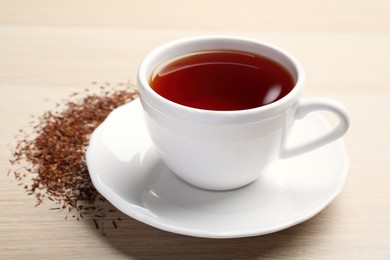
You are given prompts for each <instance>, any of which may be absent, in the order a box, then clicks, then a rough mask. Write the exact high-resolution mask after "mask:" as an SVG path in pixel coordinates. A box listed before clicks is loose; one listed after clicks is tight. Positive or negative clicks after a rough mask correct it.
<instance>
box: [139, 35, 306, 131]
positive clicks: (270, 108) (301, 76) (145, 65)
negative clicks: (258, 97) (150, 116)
mask: <svg viewBox="0 0 390 260" xmlns="http://www.w3.org/2000/svg"><path fill="white" fill-rule="evenodd" d="M217 41H220V42H224V43H225V44H226V46H228V45H229V43H230V42H236V43H237V42H244V43H246V44H250V45H253V46H256V47H261V48H267V49H270V50H271V51H273V52H276V53H277V54H279V55H280V56H281V57H283V58H286V59H287V60H288V61H289V62H290V63H291V64H292V65H293V67H294V70H295V73H296V83H295V85H294V87H293V89H292V90H291V91H290V92H289V93H288V94H287V95H286V96H284V97H282V98H281V99H279V100H277V101H274V102H272V103H270V104H267V105H264V106H260V107H256V108H250V109H243V110H227V111H225V110H224V111H218V110H206V109H199V108H193V107H188V106H185V105H181V104H178V103H175V102H173V101H171V100H169V99H166V98H164V97H162V96H160V95H159V94H158V93H157V92H155V91H154V90H153V89H152V87H151V86H150V85H149V82H148V81H149V76H150V75H148V69H149V66H150V65H151V64H152V63H153V61H155V59H156V58H157V57H158V56H159V55H161V54H164V53H166V52H169V51H172V50H175V49H177V48H179V47H183V46H184V47H185V46H187V47H188V46H191V45H194V46H195V45H196V44H201V43H203V44H205V43H207V42H210V43H211V42H217ZM226 46H225V47H224V48H222V47H221V49H226V50H239V51H245V50H243V49H238V48H229V47H226ZM204 50H206V49H204ZM208 50H210V49H208ZM183 54H185V53H183ZM259 54H260V55H261V53H259ZM174 57H176V56H174ZM272 59H274V57H272ZM165 61H166V60H165ZM274 61H276V62H278V60H277V59H274ZM159 64H161V63H159ZM159 64H158V65H159ZM158 65H157V66H158ZM157 66H154V68H153V70H154V69H155V68H156V67H157ZM153 70H152V71H153ZM289 72H290V73H291V71H290V70H289ZM149 74H150V73H149ZM137 83H138V88H139V93H140V98H141V99H142V101H143V102H145V103H146V104H148V105H149V106H151V107H153V108H154V109H156V110H158V111H160V112H162V113H164V114H166V115H170V116H172V117H175V118H178V119H181V120H186V121H192V122H197V123H206V124H216V125H219V124H240V123H253V122H257V121H261V120H265V119H268V118H272V117H274V116H276V115H278V114H280V113H282V112H284V111H286V110H287V109H289V108H291V107H293V106H294V104H296V103H297V102H298V100H299V98H300V95H301V93H302V90H303V87H304V83H305V72H304V69H303V66H302V65H301V63H300V62H299V61H298V60H297V59H296V58H295V57H294V56H293V55H292V54H290V53H289V52H287V51H285V50H283V49H281V48H279V47H277V46H274V45H272V44H269V43H266V42H263V41H259V40H255V39H251V38H245V37H238V36H229V35H205V36H195V37H187V38H182V39H178V40H174V41H171V42H168V43H165V44H163V45H161V46H159V47H157V48H155V49H154V50H152V51H151V52H150V53H149V54H148V55H147V56H146V57H145V58H144V59H143V61H142V62H141V64H140V66H139V69H138V73H137Z"/></svg>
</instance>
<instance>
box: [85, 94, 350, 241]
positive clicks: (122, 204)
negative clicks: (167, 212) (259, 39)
mask: <svg viewBox="0 0 390 260" xmlns="http://www.w3.org/2000/svg"><path fill="white" fill-rule="evenodd" d="M133 102H139V98H136V99H135V100H133V101H131V102H129V103H127V104H124V105H122V106H120V107H118V108H116V109H114V110H113V111H112V112H111V113H110V114H109V115H108V116H107V118H106V119H105V120H104V121H103V122H102V123H101V124H100V125H99V126H98V127H97V128H96V129H95V130H94V131H93V133H92V134H91V136H90V140H89V144H88V147H87V151H86V164H87V167H88V172H89V175H90V178H91V181H92V183H93V185H94V186H95V188H96V190H97V191H98V192H99V193H100V194H101V195H103V197H104V198H106V199H107V200H108V201H109V202H110V203H112V204H113V205H114V207H116V208H117V209H118V210H120V211H121V212H123V213H124V214H126V215H128V216H130V217H132V218H134V219H136V220H138V221H140V222H142V223H144V224H147V225H149V226H152V227H155V228H158V229H160V230H164V231H168V232H171V233H176V234H181V235H188V236H193V237H200V238H217V239H228V238H242V237H252V236H259V235H266V234H270V233H274V232H278V231H281V230H284V229H287V228H290V227H292V226H295V225H298V224H300V223H303V222H305V221H307V220H309V219H311V218H313V217H314V216H315V215H317V214H319V213H320V212H321V211H322V210H324V209H325V208H326V207H327V206H328V205H329V204H330V203H331V202H332V201H333V200H334V199H335V198H336V197H337V196H338V195H339V194H340V193H341V191H342V190H343V188H344V186H345V183H346V180H347V176H348V172H349V168H350V161H349V157H348V155H347V152H346V147H345V144H344V142H343V141H342V138H340V139H338V140H336V141H334V142H332V143H330V144H329V145H336V144H335V143H339V144H338V145H339V149H338V150H339V153H340V156H342V157H343V158H342V159H341V160H342V161H343V167H342V169H340V174H339V179H338V181H337V187H335V189H334V192H332V194H329V196H328V198H327V200H325V201H324V202H323V203H320V204H319V205H318V206H317V207H316V208H315V209H313V210H311V211H310V212H307V213H306V214H302V216H300V217H297V218H295V219H292V220H291V221H289V222H283V223H281V224H280V225H277V226H275V225H274V226H272V227H269V228H258V229H254V228H243V229H239V230H237V231H215V230H214V231H208V230H202V229H199V228H188V227H181V226H177V225H174V224H169V223H165V222H164V221H159V217H158V215H155V214H154V213H153V212H151V211H147V209H145V210H140V209H141V208H140V207H137V206H136V205H133V204H130V203H128V202H126V200H124V199H123V198H122V197H121V196H120V195H119V194H117V193H115V191H114V190H112V189H111V188H110V187H108V186H106V185H105V184H104V183H103V181H101V179H100V177H99V176H98V174H93V172H96V170H94V169H93V168H94V167H93V165H92V162H91V161H92V159H91V156H92V155H91V153H92V152H91V150H92V149H91V147H93V146H94V145H93V144H94V143H95V142H97V136H98V135H99V134H101V132H102V131H103V129H104V127H105V126H106V125H107V122H108V121H109V118H110V116H112V114H113V113H115V111H117V110H118V109H121V108H122V109H123V108H124V107H125V106H128V105H130V104H131V103H133ZM311 114H316V116H318V117H319V119H320V120H321V121H322V122H321V123H323V124H324V125H325V126H326V127H330V126H329V123H328V122H327V121H326V120H325V118H324V117H323V116H321V115H320V114H319V113H316V112H313V113H311ZM146 134H147V133H146ZM309 153H310V152H309ZM292 158H294V157H292ZM278 160H289V159H278ZM129 206H130V207H129ZM143 211H144V212H143Z"/></svg>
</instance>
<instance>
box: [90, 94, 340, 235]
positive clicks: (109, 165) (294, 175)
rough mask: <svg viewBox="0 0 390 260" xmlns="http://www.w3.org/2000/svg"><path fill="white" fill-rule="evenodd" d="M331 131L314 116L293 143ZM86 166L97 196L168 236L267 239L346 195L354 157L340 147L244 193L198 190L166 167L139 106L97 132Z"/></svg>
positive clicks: (278, 167) (290, 162)
mask: <svg viewBox="0 0 390 260" xmlns="http://www.w3.org/2000/svg"><path fill="white" fill-rule="evenodd" d="M328 128H329V126H328V125H327V123H326V122H325V120H324V119H323V118H322V116H321V115H319V114H315V113H311V114H310V115H308V116H307V117H306V118H305V119H304V120H301V121H298V122H297V123H296V124H295V126H294V129H293V133H292V139H294V140H297V141H299V139H301V138H302V137H304V138H307V137H308V136H310V135H312V133H317V134H318V133H319V132H321V131H325V130H326V129H328ZM87 164H88V169H89V172H90V175H91V179H92V182H93V184H94V185H95V187H96V189H97V190H98V191H99V192H100V193H101V194H102V195H103V196H104V197H105V198H106V199H107V200H109V201H110V202H111V203H112V204H113V205H114V206H115V207H117V208H118V209H119V210H121V211H122V212H124V213H125V214H127V215H129V216H130V217H132V218H135V219H137V220H139V221H141V222H144V223H146V224H148V225H151V226H154V227H156V228H159V229H162V230H166V231H170V232H174V233H179V234H184V235H190V236H197V237H208V238H233V237H246V236H255V235H263V234H267V233H271V232H276V231H279V230H282V229H285V228H288V227H291V226H293V225H296V224H298V223H301V222H303V221H305V220H307V219H309V218H311V217H313V216H314V215H316V214H317V213H318V212H320V211H321V210H322V209H323V208H325V207H326V206H327V205H328V204H329V203H330V202H331V201H332V200H333V199H334V198H335V197H336V196H337V195H338V194H339V193H340V192H341V190H342V188H343V185H344V182H345V180H346V177H347V174H348V158H347V155H346V152H345V149H344V145H343V142H342V140H338V141H336V142H333V143H331V144H329V145H326V146H324V147H322V148H320V149H317V150H315V151H313V152H310V153H306V154H304V155H301V156H297V157H293V158H292V159H287V160H279V161H277V162H276V163H275V165H274V166H273V167H272V168H271V169H270V170H269V171H268V172H267V173H265V175H264V176H263V177H262V178H261V179H259V180H257V181H256V182H254V183H252V184H250V185H248V186H246V187H244V188H241V189H238V190H233V191H223V192H213V191H206V190H201V189H197V188H195V187H192V186H190V185H188V184H187V183H185V182H183V181H182V180H180V179H179V178H177V177H176V176H175V175H173V173H172V172H171V171H170V170H169V169H168V168H167V167H166V166H165V165H164V163H163V162H162V161H161V160H160V158H159V155H158V153H157V152H156V150H155V149H154V147H153V145H152V144H151V141H150V139H149V137H148V134H147V131H146V129H145V125H144V121H143V118H142V108H141V104H140V102H139V100H138V99H136V100H134V101H132V102H130V103H128V104H126V105H124V106H122V107H120V108H118V109H116V110H115V111H113V112H112V113H111V114H110V115H109V116H108V117H107V119H106V120H105V121H104V122H103V123H102V124H101V125H100V126H99V127H98V128H97V129H96V130H95V132H94V133H93V135H92V136H91V140H90V145H89V147H88V151H87Z"/></svg>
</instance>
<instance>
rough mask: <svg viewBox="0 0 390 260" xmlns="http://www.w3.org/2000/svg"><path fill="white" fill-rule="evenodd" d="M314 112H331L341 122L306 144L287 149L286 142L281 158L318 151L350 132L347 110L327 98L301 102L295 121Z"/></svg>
mask: <svg viewBox="0 0 390 260" xmlns="http://www.w3.org/2000/svg"><path fill="white" fill-rule="evenodd" d="M313 111H329V112H331V113H333V114H334V115H336V116H337V118H338V120H339V122H338V124H337V125H336V126H335V127H334V128H333V129H330V130H329V131H328V132H327V133H325V134H323V135H320V136H318V137H316V138H314V139H312V140H309V141H307V142H306V143H303V144H299V145H296V146H294V147H291V148H287V147H286V142H284V144H283V146H282V147H283V148H282V152H281V158H288V157H292V156H296V155H299V154H302V153H306V152H308V151H311V150H313V149H316V148H318V147H320V146H323V145H325V144H327V143H330V142H332V141H334V140H336V139H338V138H340V137H341V136H342V135H344V134H345V132H346V131H347V130H348V127H349V124H350V121H349V116H348V113H347V110H346V108H345V107H344V106H343V105H341V104H340V103H338V102H337V101H334V100H332V99H327V98H311V99H309V100H305V101H301V102H300V103H299V104H298V106H297V108H296V111H295V114H294V120H296V119H302V118H303V117H305V116H306V115H307V114H309V113H311V112H313Z"/></svg>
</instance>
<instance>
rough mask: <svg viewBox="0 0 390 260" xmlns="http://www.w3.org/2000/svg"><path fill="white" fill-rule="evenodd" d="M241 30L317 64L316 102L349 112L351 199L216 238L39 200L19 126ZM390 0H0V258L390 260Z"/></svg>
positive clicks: (313, 71)
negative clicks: (202, 38)
mask: <svg viewBox="0 0 390 260" xmlns="http://www.w3.org/2000/svg"><path fill="white" fill-rule="evenodd" d="M200 34H233V35H241V36H248V37H252V38H256V39H260V40H264V41H268V42H271V43H273V44H276V45H279V46H280V47H282V48H284V49H287V50H289V51H290V52H291V53H293V54H294V55H295V56H296V57H297V58H298V59H299V60H301V62H302V63H303V65H304V67H305V69H306V72H307V77H308V81H307V86H306V90H305V96H306V97H313V96H326V97H331V98H334V99H337V100H339V101H341V102H342V103H344V104H345V105H346V106H347V108H348V109H349V112H350V116H351V121H352V124H351V128H350V130H349V132H348V133H347V135H346V136H345V137H344V138H343V140H344V142H345V144H346V147H347V151H348V154H349V157H350V171H349V177H348V180H347V183H346V185H345V188H344V190H343V192H342V193H341V195H340V196H339V197H338V198H337V199H336V200H334V201H333V202H332V203H331V204H330V205H329V206H328V207H327V208H326V209H325V210H323V211H322V212H321V213H320V214H318V215H317V216H315V217H314V218H312V219H310V220H309V221H307V222H305V223H302V224H300V225H297V226H294V227H292V228H289V229H287V230H284V231H280V232H278V233H274V234H269V235H265V236H258V237H251V238H241V239H227V240H213V239H201V238H194V237H187V236H182V235H177V234H172V233H168V232H164V231H160V230H158V229H155V228H152V227H149V226H147V225H145V224H143V223H139V222H137V221H135V220H133V219H131V218H129V217H126V216H124V215H121V214H119V213H118V214H119V215H120V217H121V218H122V221H121V222H120V223H118V225H119V227H118V228H117V229H115V228H112V227H111V228H110V227H107V230H106V235H105V236H103V235H102V234H101V231H100V230H97V229H96V228H95V227H94V224H93V222H92V221H91V219H89V220H82V221H75V220H72V219H71V220H65V219H64V214H63V213H62V212H57V211H51V210H50V208H51V207H52V206H53V205H51V204H50V201H48V202H47V201H46V202H45V203H44V204H43V205H41V206H39V207H34V204H35V200H34V198H33V197H32V196H28V195H27V194H26V192H25V191H24V189H23V187H21V186H18V182H17V181H16V180H15V179H14V178H13V176H7V171H8V169H9V168H10V163H9V161H8V160H9V159H10V155H11V152H10V149H12V147H13V146H14V145H15V135H16V134H17V133H18V130H19V129H20V128H25V127H26V126H28V122H29V120H30V116H31V115H35V116H39V115H42V114H43V112H44V111H47V110H50V109H52V108H53V107H55V103H56V102H60V101H61V100H63V99H64V98H66V97H68V96H69V95H70V94H71V93H72V92H80V91H83V90H84V89H85V88H94V87H95V86H94V85H92V84H91V82H93V81H96V82H111V83H117V82H128V81H131V82H134V81H135V80H136V71H137V67H138V65H139V63H140V61H141V59H142V58H143V57H144V56H145V55H146V54H147V53H148V52H149V51H150V50H151V49H153V48H155V47H156V46H158V45H160V44H162V43H164V42H166V41H169V40H173V39H177V38H180V37H184V36H192V35H200ZM389 61H390V1H387V0H371V1H364V0H339V1H307V0H296V1H269V0H263V1H255V0H253V1H249V0H241V1H222V0H218V1H202V0H197V1H174V0H169V1H126V0H112V1H104V0H95V1H75V0H70V1H49V0H37V1H28V0H25V1H23V0H9V1H5V0H0V122H1V127H0V183H1V185H0V259H13V258H24V259H32V258H37V257H39V258H47V259H69V258H91V259H100V258H102V259H125V258H140V259H141V258H151V259H153V258H161V259H174V258H180V259H187V258H190V259H192V258H193V259H199V258H206V259H207V258H213V257H220V258H231V259H234V258H239V257H242V258H244V259H246V258H263V257H264V258H267V259H355V258H356V259H390V221H389V220H390V148H389V147H390V72H389V68H390V63H389Z"/></svg>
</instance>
